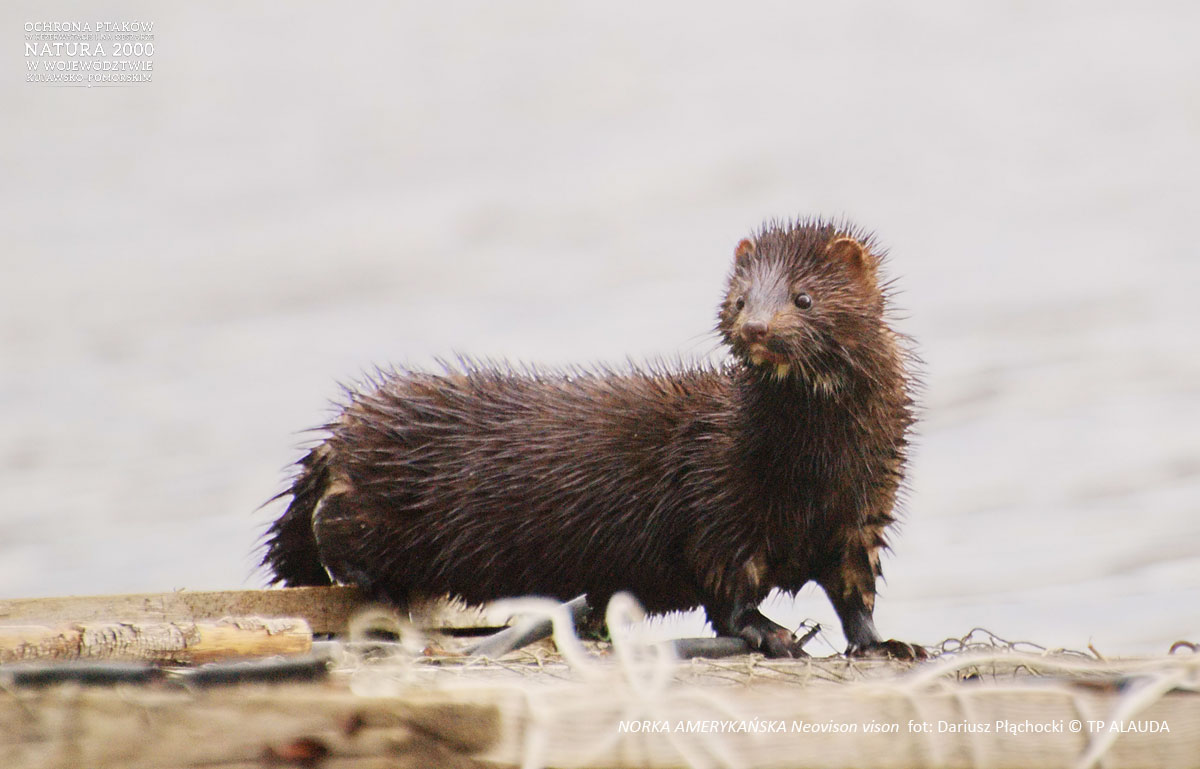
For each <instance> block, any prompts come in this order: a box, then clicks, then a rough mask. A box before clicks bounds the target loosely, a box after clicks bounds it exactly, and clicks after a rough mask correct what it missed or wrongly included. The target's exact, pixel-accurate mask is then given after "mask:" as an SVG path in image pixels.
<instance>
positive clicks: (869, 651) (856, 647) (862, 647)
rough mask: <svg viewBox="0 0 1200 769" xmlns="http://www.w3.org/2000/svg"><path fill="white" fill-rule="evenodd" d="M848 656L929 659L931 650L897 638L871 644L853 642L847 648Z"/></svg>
mask: <svg viewBox="0 0 1200 769" xmlns="http://www.w3.org/2000/svg"><path fill="white" fill-rule="evenodd" d="M846 656H847V657H873V658H880V657H882V658H885V659H896V660H903V661H905V662H915V661H919V660H927V659H929V652H927V651H925V647H924V646H920V645H918V644H909V643H904V642H903V641H897V640H896V639H895V638H893V639H891V640H888V641H876V642H875V643H869V644H851V645H850V646H849V647H847V649H846Z"/></svg>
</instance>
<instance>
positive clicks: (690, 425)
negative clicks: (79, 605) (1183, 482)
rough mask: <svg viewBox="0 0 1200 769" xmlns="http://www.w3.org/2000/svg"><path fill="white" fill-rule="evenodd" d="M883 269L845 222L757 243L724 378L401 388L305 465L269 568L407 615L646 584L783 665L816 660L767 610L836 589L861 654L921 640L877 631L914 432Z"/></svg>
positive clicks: (447, 380) (483, 372)
mask: <svg viewBox="0 0 1200 769" xmlns="http://www.w3.org/2000/svg"><path fill="white" fill-rule="evenodd" d="M879 262H880V254H879V252H878V250H877V249H876V248H875V246H874V245H873V244H872V242H871V240H870V238H868V237H866V236H865V235H864V234H863V233H860V232H858V231H856V230H854V229H852V228H850V227H848V226H844V225H838V224H833V223H828V222H822V221H803V222H799V223H795V224H771V225H768V226H766V227H764V228H763V229H762V230H761V231H760V232H759V233H757V234H756V235H755V236H754V237H753V238H749V239H747V240H744V241H742V242H741V243H740V244H739V245H738V248H737V252H736V254H735V258H734V265H733V269H732V271H731V273H730V277H729V281H728V290H727V294H726V296H725V299H724V301H723V302H722V304H721V307H720V311H719V321H718V326H717V329H718V331H719V333H720V335H721V338H722V339H723V341H724V342H725V343H726V344H727V345H728V346H729V348H730V350H731V352H732V354H733V360H732V361H731V362H730V363H729V364H727V365H725V366H723V367H719V368H713V367H703V366H701V367H697V368H692V369H686V370H668V369H665V368H663V369H656V368H652V369H648V370H634V371H630V372H613V371H607V370H558V371H546V370H539V369H516V368H509V367H504V366H494V365H477V364H471V363H463V364H459V365H457V366H448V367H446V370H445V371H443V372H441V373H419V372H410V371H402V372H398V373H393V374H388V375H382V376H381V377H380V378H379V379H378V381H376V382H374V383H373V384H372V385H371V386H370V387H367V388H365V389H362V390H359V391H357V392H352V393H350V394H349V403H348V405H346V407H345V408H344V410H343V411H342V413H341V414H340V416H338V418H337V419H335V420H334V421H333V422H332V423H330V424H329V425H327V426H326V430H327V431H328V437H327V438H326V440H325V441H324V442H323V443H321V444H320V445H319V446H317V447H316V448H315V449H313V450H312V451H311V452H310V453H309V454H308V455H307V456H306V457H305V458H304V459H302V460H301V461H300V463H299V465H300V468H299V471H298V473H297V475H296V476H295V478H294V480H293V483H292V485H291V488H290V489H289V491H288V492H286V493H285V495H286V494H290V495H291V503H290V505H289V506H288V509H287V511H286V512H285V513H284V514H283V516H282V517H280V518H279V519H278V520H277V521H276V522H275V523H274V524H273V525H272V526H271V528H270V529H269V531H268V534H267V542H266V555H265V558H264V559H263V563H264V565H266V566H268V567H269V568H270V569H271V570H272V571H273V573H274V581H276V582H282V583H284V584H288V585H320V584H329V583H330V581H331V580H330V575H332V577H333V578H334V579H336V580H337V581H338V582H344V583H352V584H357V585H361V586H363V587H364V588H366V589H368V590H369V591H371V592H373V593H374V594H376V595H378V596H380V597H383V598H385V599H388V600H390V601H392V602H394V603H397V604H400V605H402V604H404V603H405V602H407V601H408V600H409V599H410V598H411V597H414V596H425V595H441V594H451V595H457V596H461V597H462V598H463V599H465V600H466V601H468V602H470V603H482V602H486V601H490V600H493V599H497V598H502V597H506V596H517V595H528V594H534V595H543V596H552V597H555V598H561V599H569V598H572V597H574V596H576V595H578V594H580V593H587V594H588V597H589V602H590V603H591V604H592V605H603V603H604V602H605V601H606V600H607V598H608V597H609V596H611V595H613V594H614V593H615V592H617V591H621V590H627V591H630V592H632V593H633V594H634V595H636V596H637V597H638V599H640V600H641V602H642V603H643V604H644V605H645V606H646V608H647V609H648V610H649V611H651V612H668V611H674V610H682V609H690V608H693V607H696V606H702V607H703V608H704V610H705V611H706V612H707V615H708V618H709V620H710V621H711V622H712V624H713V626H714V627H715V629H716V630H717V631H718V632H719V633H721V634H723V635H735V636H736V635H740V636H742V637H743V638H745V639H747V641H749V642H750V644H751V645H752V646H753V647H754V648H757V649H761V650H763V651H765V652H767V653H769V654H773V655H777V656H784V655H792V654H799V653H800V652H801V650H800V649H799V646H798V644H797V643H796V642H795V639H794V637H793V636H792V634H791V633H790V632H789V631H787V630H786V629H785V628H783V627H781V626H780V625H778V624H776V623H774V622H772V621H771V620H769V619H767V618H766V617H764V616H763V615H762V614H760V613H759V612H758V609H757V606H758V604H759V602H760V601H761V600H762V599H763V598H764V597H766V595H767V593H768V592H769V591H770V590H771V589H772V588H779V589H781V590H783V591H786V592H789V593H794V592H796V591H798V590H799V589H800V588H801V587H803V586H804V585H805V584H806V583H808V582H810V581H816V582H817V583H818V584H820V585H821V586H822V587H823V588H824V589H825V592H826V593H827V594H828V596H829V598H830V600H831V601H832V602H833V605H834V607H835V608H836V610H837V613H838V616H839V618H840V619H841V622H842V626H843V630H844V631H845V635H846V638H847V640H848V642H849V651H869V650H874V649H882V650H891V651H893V652H895V651H896V650H897V649H903V648H907V647H906V645H903V644H897V643H896V642H881V641H880V639H879V636H878V635H877V634H876V631H875V628H874V624H873V622H872V618H871V615H872V611H873V608H874V600H875V580H876V577H878V576H879V575H880V568H879V551H880V549H881V548H883V547H885V546H886V545H885V540H884V530H885V529H886V528H887V527H888V526H889V525H890V524H891V523H892V522H893V520H894V517H893V507H894V505H895V501H896V494H897V491H898V489H899V487H900V485H901V482H902V478H903V474H904V466H905V449H906V445H907V441H906V436H907V433H908V431H909V428H910V425H911V424H912V421H913V416H912V400H911V395H910V393H911V389H912V380H911V377H910V375H909V374H908V373H907V372H906V360H907V356H906V354H905V352H904V349H903V346H902V344H901V341H900V339H899V338H898V336H897V335H896V334H895V333H894V332H893V331H892V330H891V329H890V328H889V326H888V325H887V322H886V317H885V312H886V307H885V304H886V302H885V299H886V294H887V292H886V286H881V284H880V282H879V278H878V268H879Z"/></svg>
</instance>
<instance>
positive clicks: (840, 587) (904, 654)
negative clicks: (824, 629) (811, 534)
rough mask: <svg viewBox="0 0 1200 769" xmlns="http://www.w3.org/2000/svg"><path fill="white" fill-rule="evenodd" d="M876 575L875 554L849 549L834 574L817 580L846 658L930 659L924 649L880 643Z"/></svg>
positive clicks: (899, 644) (877, 560)
mask: <svg viewBox="0 0 1200 769" xmlns="http://www.w3.org/2000/svg"><path fill="white" fill-rule="evenodd" d="M878 571H879V555H878V552H877V550H874V549H873V550H871V551H868V550H867V548H865V547H862V546H857V547H854V546H852V547H848V548H847V549H846V557H845V558H844V559H843V560H842V561H841V562H840V563H839V564H838V565H837V566H835V567H834V568H833V570H832V571H831V572H830V573H829V574H827V575H825V576H823V577H821V578H820V579H818V580H817V582H818V583H820V585H821V587H822V588H824V590H825V594H826V595H828V596H829V601H830V602H831V603H832V604H833V608H834V610H835V611H837V615H838V619H839V620H841V622H842V633H843V634H844V635H845V636H846V656H848V657H874V656H885V657H895V658H896V659H902V660H913V659H917V660H921V659H925V658H927V657H928V656H929V655H928V653H927V652H926V651H925V649H924V647H922V646H919V645H917V644H908V643H904V642H903V641H897V640H895V639H890V640H887V641H882V640H880V638H879V632H878V631H877V630H875V620H874V619H873V618H872V616H871V615H872V614H873V613H874V611H875V576H876V574H878Z"/></svg>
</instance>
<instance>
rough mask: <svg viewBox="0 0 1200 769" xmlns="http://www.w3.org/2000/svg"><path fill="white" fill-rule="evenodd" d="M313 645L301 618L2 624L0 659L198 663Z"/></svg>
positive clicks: (286, 651)
mask: <svg viewBox="0 0 1200 769" xmlns="http://www.w3.org/2000/svg"><path fill="white" fill-rule="evenodd" d="M311 649H312V631H311V630H309V627H308V623H307V622H305V621H304V620H302V619H297V618H284V619H263V618H261V617H241V618H229V619H225V620H221V621H219V622H185V621H179V622H89V623H76V624H63V625H56V626H46V625H0V663H9V662H25V661H30V660H48V659H54V660H146V661H150V662H156V663H160V664H168V665H195V664H200V663H203V662H211V661H213V660H221V659H230V658H236V657H254V656H265V655H273V654H306V653H308V652H309V651H310V650H311Z"/></svg>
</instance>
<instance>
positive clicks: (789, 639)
mask: <svg viewBox="0 0 1200 769" xmlns="http://www.w3.org/2000/svg"><path fill="white" fill-rule="evenodd" d="M758 651H760V652H762V653H763V654H765V655H767V656H768V657H771V658H773V659H800V658H802V657H807V656H809V655H808V652H806V651H804V643H803V642H802V641H801V640H800V639H799V638H796V634H795V633H793V632H791V631H790V630H788V629H787V628H783V627H781V628H778V629H776V630H772V631H770V632H768V633H765V634H764V635H763V638H762V643H761V645H759V646H758Z"/></svg>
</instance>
